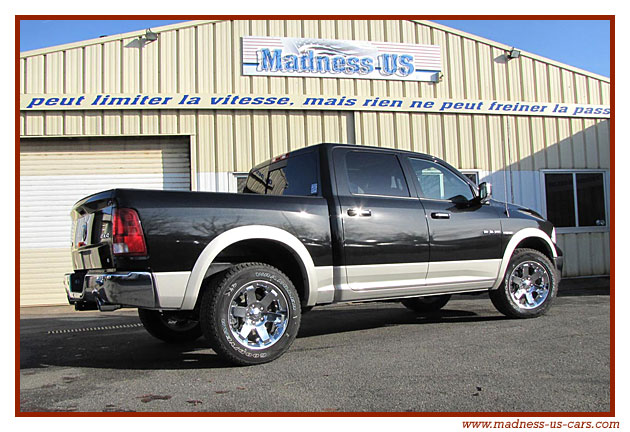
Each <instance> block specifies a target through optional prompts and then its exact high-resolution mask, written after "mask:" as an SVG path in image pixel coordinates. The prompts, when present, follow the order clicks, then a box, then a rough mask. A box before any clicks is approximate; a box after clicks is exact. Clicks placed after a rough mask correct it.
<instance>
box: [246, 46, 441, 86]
mask: <svg viewBox="0 0 630 432" xmlns="http://www.w3.org/2000/svg"><path fill="white" fill-rule="evenodd" d="M242 42H243V46H242V48H243V50H242V52H243V75H271V76H296V77H323V78H367V79H390V80H406V81H437V80H438V76H439V72H440V70H441V68H442V59H441V54H440V47H439V46H437V45H414V44H403V43H387V42H367V41H348V40H331V39H303V38H281V37H262V36H260V37H257V36H246V37H243V39H242Z"/></svg>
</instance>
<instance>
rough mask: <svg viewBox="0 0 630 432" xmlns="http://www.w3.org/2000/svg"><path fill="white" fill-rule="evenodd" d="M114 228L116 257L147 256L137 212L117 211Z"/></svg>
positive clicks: (122, 209)
mask: <svg viewBox="0 0 630 432" xmlns="http://www.w3.org/2000/svg"><path fill="white" fill-rule="evenodd" d="M112 226H113V227H112V237H113V239H114V255H126V256H144V255H146V254H147V245H146V243H145V241H144V233H143V232H142V225H140V218H139V217H138V213H137V212H136V211H135V210H132V209H128V208H119V209H115V210H114V220H113V223H112Z"/></svg>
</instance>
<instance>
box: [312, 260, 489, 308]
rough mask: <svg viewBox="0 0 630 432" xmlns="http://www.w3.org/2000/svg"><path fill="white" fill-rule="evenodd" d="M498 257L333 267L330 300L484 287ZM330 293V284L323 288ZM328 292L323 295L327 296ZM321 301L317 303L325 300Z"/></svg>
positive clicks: (377, 298) (470, 290) (444, 291)
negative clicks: (332, 285)
mask: <svg viewBox="0 0 630 432" xmlns="http://www.w3.org/2000/svg"><path fill="white" fill-rule="evenodd" d="M500 266H501V260H500V259H492V260H468V261H446V262H436V263H406V264H378V265H361V266H346V267H343V266H342V267H334V268H333V281H334V298H333V299H332V301H333V302H347V301H365V300H379V299H388V298H402V297H414V296H422V295H438V294H455V293H463V292H472V291H481V290H487V289H490V288H491V287H492V285H493V284H494V282H495V281H496V279H497V277H498V272H499V268H500ZM325 292H326V294H329V293H330V285H327V286H326V288H325ZM327 297H328V295H325V296H322V299H323V298H327ZM325 302H326V301H320V298H319V296H318V303H325Z"/></svg>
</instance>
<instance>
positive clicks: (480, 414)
mask: <svg viewBox="0 0 630 432" xmlns="http://www.w3.org/2000/svg"><path fill="white" fill-rule="evenodd" d="M161 18H169V19H182V20H200V19H215V20H236V19H239V20H242V19H249V20H269V19H272V20H273V19H276V20H289V19H296V20H304V19H326V20H331V19H333V20H337V19H345V20H347V19H353V20H355V19H368V20H369V19H373V20H383V19H387V20H399V19H403V20H409V19H415V20H418V19H423V20H435V19H469V20H480V19H486V20H517V19H518V20H521V19H522V20H556V19H565V20H609V21H610V43H611V45H610V49H611V57H610V85H611V88H610V89H611V92H610V93H611V94H610V97H611V100H610V106H611V114H610V158H611V160H610V163H611V165H610V283H611V291H610V411H608V412H606V411H605V412H560V411H554V412H542V413H540V412H494V413H493V412H427V413H422V412H419V413H416V412H413V413H408V412H313V413H310V412H260V413H250V412H207V413H206V412H203V413H202V412H179V411H177V412H120V413H110V412H29V411H24V412H22V411H20V260H19V254H20V248H19V234H20V222H19V204H20V188H19V174H20V163H19V156H20V84H19V83H20V21H21V20H34V19H55V20H60V19H68V20H107V19H111V20H125V19H161ZM614 106H615V16H614V15H426V16H413V15H262V14H261V15H16V16H15V135H16V136H15V384H16V385H15V416H16V417H614V416H615V145H614V144H615V110H614Z"/></svg>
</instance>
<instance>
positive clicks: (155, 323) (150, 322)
mask: <svg viewBox="0 0 630 432" xmlns="http://www.w3.org/2000/svg"><path fill="white" fill-rule="evenodd" d="M138 316H139V317H140V321H141V322H142V325H143V326H144V328H145V329H146V331H148V332H149V334H151V336H153V337H156V338H158V339H160V340H163V341H164V342H168V343H185V342H192V341H194V340H195V339H198V338H199V337H201V334H202V333H201V326H200V325H199V321H196V320H192V319H189V318H187V317H183V316H177V315H175V314H169V313H166V312H160V311H157V310H149V309H138Z"/></svg>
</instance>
